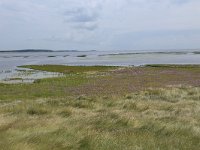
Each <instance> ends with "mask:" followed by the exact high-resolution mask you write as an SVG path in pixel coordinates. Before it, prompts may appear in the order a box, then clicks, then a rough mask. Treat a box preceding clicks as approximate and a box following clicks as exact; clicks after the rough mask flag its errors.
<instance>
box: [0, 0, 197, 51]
mask: <svg viewBox="0 0 200 150" xmlns="http://www.w3.org/2000/svg"><path fill="white" fill-rule="evenodd" d="M199 7H200V1H199V0H164V1H163V0H42V1H41V0H1V1H0V22H1V23H0V33H1V34H0V49H20V48H32V47H34V48H35V47H37V48H51V47H53V48H56V49H68V48H69V49H76V48H78V49H91V48H92V49H114V48H117V47H120V48H121V49H123V48H129V49H137V48H141V47H143V48H145V49H148V48H149V49H153V48H158V47H160V48H162V47H165V48H167V47H169V48H171V47H173V46H174V47H176V48H178V47H180V48H182V47H183V45H184V46H185V47H187V48H188V47H200V45H199V44H198V42H194V41H198V39H199V36H197V34H195V32H196V33H199V31H200V20H199V16H200V9H199ZM188 31H191V34H190V36H188V37H187V36H184V35H185V33H186V32H188ZM192 31H193V32H192ZM166 32H170V33H171V34H173V38H174V39H177V40H175V41H176V42H172V41H171V39H170V38H171V36H169V35H168V34H166ZM149 33H151V34H149ZM158 33H159V34H158ZM161 35H162V36H161ZM134 37H135V39H134ZM182 37H184V38H182ZM130 38H133V40H131V39H130ZM137 38H139V40H137ZM30 39H31V40H30ZM181 39H182V40H181ZM183 39H184V40H183ZM27 41H28V42H27ZM59 41H60V42H59ZM142 42H143V45H142V46H141V44H140V43H142ZM156 42H158V44H156ZM61 43H62V44H61ZM69 43H70V44H69ZM145 43H146V45H145ZM159 43H163V44H159ZM171 43H174V44H171ZM176 43H177V44H176ZM155 45H156V46H155Z"/></svg>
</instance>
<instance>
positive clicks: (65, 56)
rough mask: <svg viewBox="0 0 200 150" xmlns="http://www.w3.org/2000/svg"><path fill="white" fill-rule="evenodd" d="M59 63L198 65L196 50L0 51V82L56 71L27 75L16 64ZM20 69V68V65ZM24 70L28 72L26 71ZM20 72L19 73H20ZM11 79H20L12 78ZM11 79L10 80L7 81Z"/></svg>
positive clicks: (43, 76) (26, 78) (27, 80)
mask: <svg viewBox="0 0 200 150" xmlns="http://www.w3.org/2000/svg"><path fill="white" fill-rule="evenodd" d="M40 64H62V65H85V66H91V65H116V66H130V65H135V66H138V65H145V64H200V50H176V51H175V50H173V51H172V50H171V51H166V50H165V51H106V52H105V51H87V52H80V51H74V52H67V51H66V52H0V82H11V83H12V82H18V81H20V82H21V80H22V79H23V80H24V81H23V82H32V81H34V79H37V78H45V77H55V76H60V74H56V73H49V72H41V71H35V72H34V71H31V73H29V74H28V75H27V73H24V72H23V71H18V70H19V68H17V66H21V65H40ZM20 70H22V69H21V68H20ZM25 71H30V70H26V69H25ZM21 72H23V73H21ZM15 78H21V79H20V80H19V79H18V80H17V81H15V80H14V79H15ZM10 79H12V80H10Z"/></svg>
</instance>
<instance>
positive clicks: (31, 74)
mask: <svg viewBox="0 0 200 150" xmlns="http://www.w3.org/2000/svg"><path fill="white" fill-rule="evenodd" d="M0 74H1V75H0V83H6V84H13V83H16V84H17V83H33V82H34V81H35V80H37V79H43V78H52V77H61V76H63V74H62V73H57V72H46V71H38V70H32V69H26V68H20V69H19V68H16V69H13V70H3V71H1V73H0Z"/></svg>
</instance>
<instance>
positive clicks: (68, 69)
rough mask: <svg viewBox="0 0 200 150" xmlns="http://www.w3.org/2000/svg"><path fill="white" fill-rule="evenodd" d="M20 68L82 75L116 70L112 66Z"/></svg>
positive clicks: (36, 66)
mask: <svg viewBox="0 0 200 150" xmlns="http://www.w3.org/2000/svg"><path fill="white" fill-rule="evenodd" d="M20 67H22V68H30V69H35V70H42V71H50V72H60V73H66V74H69V73H83V72H89V71H106V70H110V69H116V68H117V67H114V66H87V67H84V66H64V65H27V66H20Z"/></svg>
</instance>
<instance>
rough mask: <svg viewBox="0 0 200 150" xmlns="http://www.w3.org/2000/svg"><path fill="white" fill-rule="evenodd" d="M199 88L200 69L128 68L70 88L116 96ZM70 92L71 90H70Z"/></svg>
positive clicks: (76, 92) (87, 93) (79, 92)
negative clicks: (186, 87)
mask: <svg viewBox="0 0 200 150" xmlns="http://www.w3.org/2000/svg"><path fill="white" fill-rule="evenodd" d="M180 85H182V86H199V85H200V68H199V67H194V68H162V67H160V68H157V67H127V68H124V69H118V70H115V71H112V72H110V74H109V75H106V76H103V77H99V78H96V79H92V80H90V81H88V83H86V84H84V85H82V86H80V87H78V88H77V87H76V88H70V92H72V93H73V94H86V95H116V94H126V93H130V92H135V91H139V90H145V89H147V88H164V87H170V86H173V87H176V86H180ZM68 90H69V89H68Z"/></svg>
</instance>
